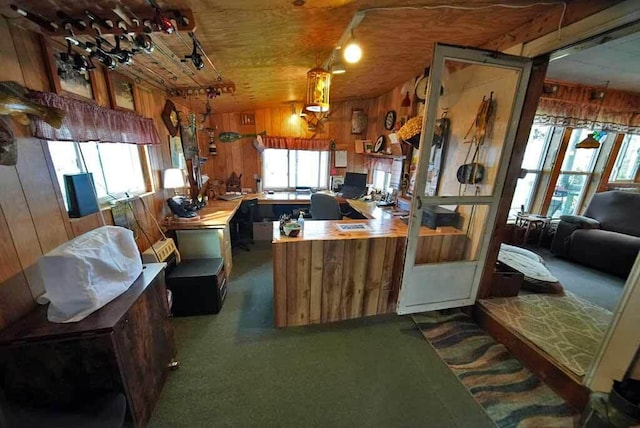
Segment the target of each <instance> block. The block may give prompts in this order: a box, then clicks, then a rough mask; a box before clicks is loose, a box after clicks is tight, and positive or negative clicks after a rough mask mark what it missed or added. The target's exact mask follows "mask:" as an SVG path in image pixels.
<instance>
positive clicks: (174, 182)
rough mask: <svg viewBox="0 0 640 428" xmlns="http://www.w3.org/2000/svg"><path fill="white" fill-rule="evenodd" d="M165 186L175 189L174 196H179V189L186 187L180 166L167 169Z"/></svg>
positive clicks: (164, 180) (165, 171)
mask: <svg viewBox="0 0 640 428" xmlns="http://www.w3.org/2000/svg"><path fill="white" fill-rule="evenodd" d="M163 187H164V188H165V189H173V192H174V196H178V189H182V188H184V187H186V184H185V182H184V173H183V172H182V170H181V169H180V168H169V169H165V170H164V179H163Z"/></svg>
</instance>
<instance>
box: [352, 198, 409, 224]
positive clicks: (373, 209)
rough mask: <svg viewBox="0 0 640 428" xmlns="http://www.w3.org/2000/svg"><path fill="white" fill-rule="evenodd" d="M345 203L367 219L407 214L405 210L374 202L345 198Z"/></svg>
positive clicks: (384, 218)
mask: <svg viewBox="0 0 640 428" xmlns="http://www.w3.org/2000/svg"><path fill="white" fill-rule="evenodd" d="M347 203H348V204H349V206H350V207H351V208H353V209H354V210H356V211H358V212H359V213H360V214H362V215H363V216H365V217H366V218H368V219H380V220H388V219H392V218H394V217H400V215H409V213H408V212H406V211H398V210H397V208H396V207H395V206H391V207H383V208H381V207H379V206H377V205H376V203H375V202H367V201H361V200H359V199H347ZM396 213H398V214H396Z"/></svg>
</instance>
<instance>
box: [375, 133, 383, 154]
mask: <svg viewBox="0 0 640 428" xmlns="http://www.w3.org/2000/svg"><path fill="white" fill-rule="evenodd" d="M385 140H386V138H385V137H384V135H381V136H379V137H378V139H377V140H376V144H375V145H374V146H373V152H374V153H380V152H381V151H382V149H384V142H385Z"/></svg>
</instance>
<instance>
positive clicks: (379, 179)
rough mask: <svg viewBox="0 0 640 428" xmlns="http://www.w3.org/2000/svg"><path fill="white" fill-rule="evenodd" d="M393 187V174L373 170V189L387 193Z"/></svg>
mask: <svg viewBox="0 0 640 428" xmlns="http://www.w3.org/2000/svg"><path fill="white" fill-rule="evenodd" d="M390 186H391V173H390V172H384V171H381V170H379V169H374V170H373V188H374V189H376V190H380V191H382V192H386V191H387V189H388V188H389V187H390Z"/></svg>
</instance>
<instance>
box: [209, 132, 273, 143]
mask: <svg viewBox="0 0 640 428" xmlns="http://www.w3.org/2000/svg"><path fill="white" fill-rule="evenodd" d="M258 135H260V136H261V137H264V136H265V135H267V131H262V132H261V133H259V134H239V133H237V132H221V133H220V134H218V140H220V142H221V143H233V142H234V141H238V140H241V139H243V138H255V137H257V136H258Z"/></svg>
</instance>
